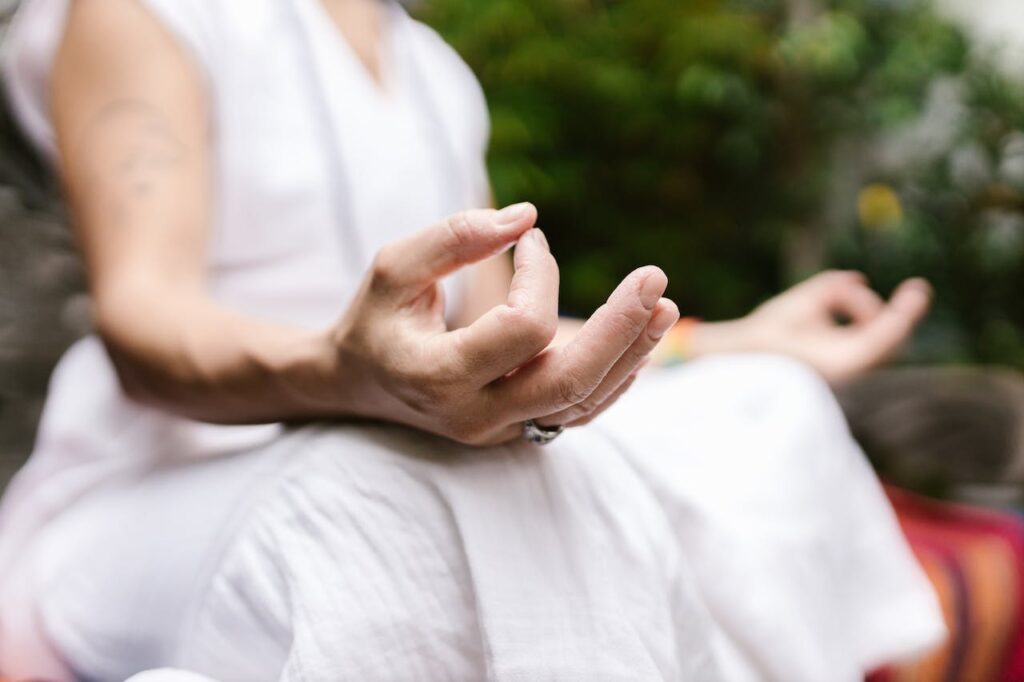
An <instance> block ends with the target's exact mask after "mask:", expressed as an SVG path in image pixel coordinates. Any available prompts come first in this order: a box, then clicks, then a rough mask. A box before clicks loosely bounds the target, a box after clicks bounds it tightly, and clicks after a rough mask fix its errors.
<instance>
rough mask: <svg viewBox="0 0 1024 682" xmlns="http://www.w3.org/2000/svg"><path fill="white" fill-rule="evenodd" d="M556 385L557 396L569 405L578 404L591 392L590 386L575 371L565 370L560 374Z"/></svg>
mask: <svg viewBox="0 0 1024 682" xmlns="http://www.w3.org/2000/svg"><path fill="white" fill-rule="evenodd" d="M557 385H558V396H559V397H560V398H561V399H562V401H563V402H564V403H566V404H569V405H579V404H580V403H582V402H583V401H584V400H586V399H587V398H588V397H590V394H591V390H590V386H588V384H587V382H586V381H584V380H583V379H582V378H581V377H580V376H579V375H578V374H576V373H575V372H566V373H565V374H563V375H562V376H560V377H559V378H558V382H557Z"/></svg>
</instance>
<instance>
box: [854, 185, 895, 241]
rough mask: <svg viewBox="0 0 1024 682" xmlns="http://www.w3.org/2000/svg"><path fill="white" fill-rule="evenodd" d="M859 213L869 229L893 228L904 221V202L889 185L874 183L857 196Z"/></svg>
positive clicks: (863, 223) (861, 221) (862, 222)
mask: <svg viewBox="0 0 1024 682" xmlns="http://www.w3.org/2000/svg"><path fill="white" fill-rule="evenodd" d="M857 215H858V216H859V217H860V223H861V225H863V226H864V228H865V229H868V230H891V229H894V228H896V227H898V226H899V224H900V223H901V222H903V204H902V203H901V202H900V198H899V196H897V194H896V192H895V190H893V188H892V187H890V186H889V185H884V184H881V183H873V184H870V185H867V186H866V187H865V188H864V189H862V190H861V191H860V195H859V196H858V197H857Z"/></svg>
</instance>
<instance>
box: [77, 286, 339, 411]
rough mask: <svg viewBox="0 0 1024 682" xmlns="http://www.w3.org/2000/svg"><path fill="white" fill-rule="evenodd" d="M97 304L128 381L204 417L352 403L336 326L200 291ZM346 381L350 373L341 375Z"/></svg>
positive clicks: (145, 396)
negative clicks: (300, 323)
mask: <svg viewBox="0 0 1024 682" xmlns="http://www.w3.org/2000/svg"><path fill="white" fill-rule="evenodd" d="M139 300H140V296H139V295H138V294H135V295H134V296H133V297H132V300H124V299H122V300H121V301H115V300H111V297H107V298H106V299H105V300H102V301H100V302H99V303H98V304H97V326H98V329H99V332H100V334H101V336H102V337H103V339H104V342H105V344H106V346H107V348H108V351H109V353H110V355H111V358H112V360H113V362H114V365H115V367H116V369H117V372H118V376H119V378H120V380H121V384H122V386H123V388H124V390H125V391H126V392H127V393H128V394H129V395H130V396H131V397H132V398H133V399H136V400H138V401H140V402H144V403H146V404H150V405H153V406H155V407H159V408H161V409H164V410H167V411H169V412H173V413H175V414H179V415H182V416H185V417H189V418H192V419H197V420H200V421H206V422H214V423H259V422H271V421H281V420H288V419H300V418H312V417H324V416H336V415H338V414H341V413H344V412H345V410H346V408H345V405H346V399H345V396H344V386H341V385H338V386H334V385H331V384H332V383H333V382H332V381H331V380H330V378H329V377H335V376H340V375H341V373H340V371H339V368H338V366H337V365H338V364H339V362H340V361H339V360H338V358H337V357H336V355H335V354H334V353H332V352H331V350H330V342H329V338H328V334H327V333H326V332H309V331H306V330H301V329H296V328H289V327H285V326H279V325H275V324H271V323H267V322H264V321H260V320H257V319H254V318H250V317H247V316H244V315H241V314H238V313H236V312H234V311H231V310H228V309H226V308H223V307H221V306H219V305H217V304H215V303H214V302H212V301H210V300H208V299H204V298H201V297H198V296H178V297H175V296H169V297H167V296H165V297H155V296H153V297H148V300H153V301H159V304H157V305H150V306H143V305H141V304H140V303H139ZM339 383H341V382H339Z"/></svg>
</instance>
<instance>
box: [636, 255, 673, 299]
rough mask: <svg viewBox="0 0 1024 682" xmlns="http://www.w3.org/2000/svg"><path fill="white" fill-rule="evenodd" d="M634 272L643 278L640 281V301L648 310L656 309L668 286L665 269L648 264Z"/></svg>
mask: <svg viewBox="0 0 1024 682" xmlns="http://www.w3.org/2000/svg"><path fill="white" fill-rule="evenodd" d="M633 274H634V275H635V276H638V277H640V278H642V279H641V283H640V302H641V303H642V304H643V306H644V308H646V309H647V310H654V306H655V305H656V304H657V303H658V301H659V300H660V299H661V295H662V294H664V293H665V289H666V288H667V287H668V276H667V275H666V274H665V271H664V270H662V269H661V268H659V267H657V266H656V265H647V266H645V267H642V268H639V269H638V270H636V271H634V273H633Z"/></svg>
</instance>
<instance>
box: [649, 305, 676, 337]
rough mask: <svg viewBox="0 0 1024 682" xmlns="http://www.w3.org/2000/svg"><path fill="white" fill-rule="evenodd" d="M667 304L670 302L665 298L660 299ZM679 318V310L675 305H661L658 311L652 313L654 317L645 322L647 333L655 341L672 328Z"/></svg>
mask: <svg viewBox="0 0 1024 682" xmlns="http://www.w3.org/2000/svg"><path fill="white" fill-rule="evenodd" d="M661 300H662V301H665V302H666V303H668V304H671V301H669V300H668V299H666V298H663V299H661ZM678 320H679V311H678V310H677V309H676V307H675V305H663V306H662V307H661V308H660V309H658V312H656V313H654V317H652V318H651V321H650V322H648V323H647V334H648V335H649V336H650V337H651V338H652V339H654V340H655V341H657V340H658V339H660V338H661V337H663V336H665V334H667V333H668V330H669V329H671V328H672V325H674V324H675V323H676V322H677V321H678Z"/></svg>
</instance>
